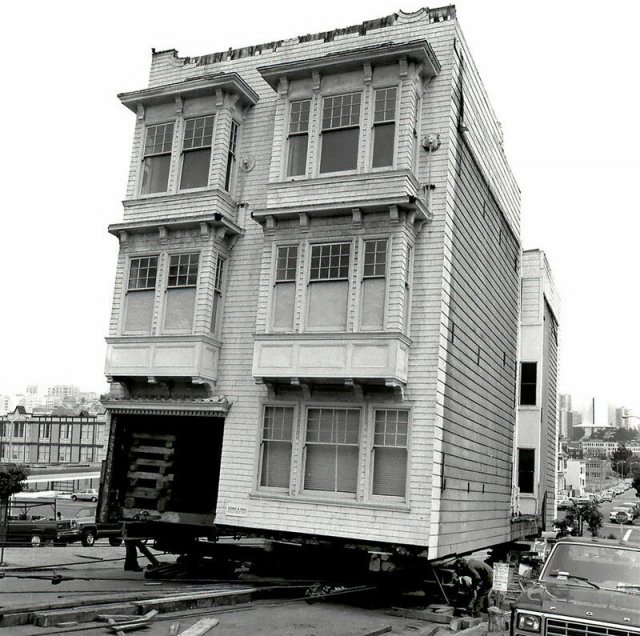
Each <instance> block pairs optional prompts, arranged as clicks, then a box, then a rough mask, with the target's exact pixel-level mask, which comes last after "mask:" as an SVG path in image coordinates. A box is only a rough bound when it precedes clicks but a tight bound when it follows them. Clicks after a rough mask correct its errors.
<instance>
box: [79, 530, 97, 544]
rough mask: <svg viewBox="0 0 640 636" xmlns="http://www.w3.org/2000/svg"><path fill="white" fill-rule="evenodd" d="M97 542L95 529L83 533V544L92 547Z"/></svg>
mask: <svg viewBox="0 0 640 636" xmlns="http://www.w3.org/2000/svg"><path fill="white" fill-rule="evenodd" d="M95 542H96V533H95V530H86V531H85V532H83V533H82V545H83V546H85V547H87V548H90V547H92V546H93V545H94V543H95Z"/></svg>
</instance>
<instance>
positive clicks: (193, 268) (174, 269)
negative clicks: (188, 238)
mask: <svg viewBox="0 0 640 636" xmlns="http://www.w3.org/2000/svg"><path fill="white" fill-rule="evenodd" d="M199 262H200V255H199V254H198V253H197V252H196V253H191V254H172V255H171V259H170V260H169V278H168V280H167V287H187V286H195V285H196V284H197V282H198V263H199Z"/></svg>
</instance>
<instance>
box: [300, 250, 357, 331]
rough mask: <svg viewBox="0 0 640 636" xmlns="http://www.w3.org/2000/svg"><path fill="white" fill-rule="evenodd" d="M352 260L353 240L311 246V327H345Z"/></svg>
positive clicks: (309, 311) (309, 310)
mask: <svg viewBox="0 0 640 636" xmlns="http://www.w3.org/2000/svg"><path fill="white" fill-rule="evenodd" d="M350 260H351V243H323V244H316V245H311V262H310V268H309V308H308V316H307V326H308V327H309V328H311V329H313V328H318V329H326V330H334V331H341V330H344V329H346V326H347V302H348V296H349V271H350Z"/></svg>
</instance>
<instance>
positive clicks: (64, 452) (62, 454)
mask: <svg viewBox="0 0 640 636" xmlns="http://www.w3.org/2000/svg"><path fill="white" fill-rule="evenodd" d="M58 461H59V462H68V461H71V446H60V448H59V449H58Z"/></svg>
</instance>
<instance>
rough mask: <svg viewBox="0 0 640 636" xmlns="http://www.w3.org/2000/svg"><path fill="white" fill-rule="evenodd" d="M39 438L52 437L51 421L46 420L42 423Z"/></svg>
mask: <svg viewBox="0 0 640 636" xmlns="http://www.w3.org/2000/svg"><path fill="white" fill-rule="evenodd" d="M38 438H39V439H51V423H50V422H45V423H43V424H40V426H39V430H38Z"/></svg>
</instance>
